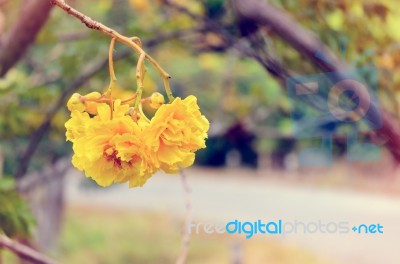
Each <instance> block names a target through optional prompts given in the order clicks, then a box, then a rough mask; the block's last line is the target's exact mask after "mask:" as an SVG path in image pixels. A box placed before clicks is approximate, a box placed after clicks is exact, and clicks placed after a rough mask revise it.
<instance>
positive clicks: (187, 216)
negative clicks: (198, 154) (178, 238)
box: [176, 169, 192, 264]
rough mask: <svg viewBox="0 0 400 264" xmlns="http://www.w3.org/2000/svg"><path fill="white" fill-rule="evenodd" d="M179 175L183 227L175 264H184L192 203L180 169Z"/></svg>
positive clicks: (187, 247)
mask: <svg viewBox="0 0 400 264" xmlns="http://www.w3.org/2000/svg"><path fill="white" fill-rule="evenodd" d="M180 175H181V180H182V186H183V192H184V199H185V221H184V225H183V236H182V245H181V250H180V252H179V256H178V260H177V261H176V263H177V264H184V263H186V259H187V254H188V251H189V244H190V233H189V224H190V222H191V219H192V202H191V197H190V192H191V191H190V187H189V184H188V182H187V177H186V174H185V172H184V171H183V169H180Z"/></svg>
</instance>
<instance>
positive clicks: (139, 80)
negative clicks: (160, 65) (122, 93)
mask: <svg viewBox="0 0 400 264" xmlns="http://www.w3.org/2000/svg"><path fill="white" fill-rule="evenodd" d="M145 55H146V54H145V53H142V54H140V56H139V60H138V63H137V66H136V83H137V92H136V94H137V97H136V102H135V110H138V107H139V104H140V100H141V99H142V93H143V79H144V69H143V68H144V59H145Z"/></svg>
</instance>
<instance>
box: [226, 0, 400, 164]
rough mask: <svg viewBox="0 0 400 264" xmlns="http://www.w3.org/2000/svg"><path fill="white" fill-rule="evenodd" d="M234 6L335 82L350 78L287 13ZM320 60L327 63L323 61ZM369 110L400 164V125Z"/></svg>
mask: <svg viewBox="0 0 400 264" xmlns="http://www.w3.org/2000/svg"><path fill="white" fill-rule="evenodd" d="M231 3H232V6H233V8H234V10H235V12H236V13H237V16H238V17H239V19H241V20H245V21H246V23H248V24H251V23H253V24H255V25H260V26H268V27H269V29H271V30H272V31H274V32H275V33H276V34H277V35H279V36H280V37H281V38H282V39H284V40H285V41H286V42H288V43H289V44H290V45H292V46H293V47H294V48H296V50H298V51H299V52H300V53H301V54H302V55H304V56H305V57H307V58H308V59H309V60H310V61H311V62H313V63H314V64H315V65H316V66H317V67H318V68H320V69H321V70H323V71H326V72H335V73H336V76H335V77H336V78H339V79H348V77H349V76H345V75H344V74H343V73H342V72H341V70H342V69H343V68H344V65H342V64H341V63H340V60H339V59H338V58H337V57H336V56H335V55H334V54H333V53H332V52H330V51H329V49H328V48H327V47H326V46H325V45H324V44H323V43H322V42H321V41H320V40H319V39H318V38H317V37H316V36H315V35H314V34H313V33H312V32H310V31H309V30H307V29H305V28H303V27H302V26H301V25H300V24H299V23H297V22H296V21H295V20H294V19H293V18H292V17H290V16H289V15H288V14H286V13H285V12H284V11H282V10H280V9H278V8H276V7H275V6H273V5H271V4H268V3H267V2H265V1H258V0H231ZM317 51H318V52H321V53H323V56H318V57H317V56H315V54H316V52H317ZM321 57H324V58H325V59H324V60H322V59H320V58H321ZM332 62H333V63H332ZM358 92H360V94H359V96H360V100H368V99H367V98H369V95H368V91H366V89H363V90H358ZM370 107H371V109H372V112H373V114H374V115H375V116H378V115H381V117H382V128H381V129H380V130H378V131H377V133H378V135H379V136H380V137H382V138H383V139H384V140H386V143H385V147H386V148H387V149H388V150H389V151H390V152H391V153H392V155H393V157H394V158H395V160H396V161H397V162H400V124H399V121H398V120H397V119H395V118H394V117H393V116H392V115H391V114H389V113H388V112H387V111H386V110H384V109H381V110H380V109H378V108H377V106H375V105H373V104H371V106H370ZM364 110H365V109H364Z"/></svg>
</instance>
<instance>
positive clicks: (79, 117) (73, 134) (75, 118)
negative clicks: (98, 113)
mask: <svg viewBox="0 0 400 264" xmlns="http://www.w3.org/2000/svg"><path fill="white" fill-rule="evenodd" d="M91 124H92V119H91V118H90V117H89V114H88V113H85V112H80V111H79V110H73V111H72V112H71V119H69V120H68V121H67V122H66V123H65V128H66V129H67V132H66V133H65V137H66V139H67V140H69V141H71V142H74V141H75V139H77V138H81V137H83V136H84V135H85V134H86V130H87V129H88V127H89V126H90V125H91Z"/></svg>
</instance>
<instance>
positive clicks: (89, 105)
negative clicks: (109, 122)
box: [85, 92, 101, 115]
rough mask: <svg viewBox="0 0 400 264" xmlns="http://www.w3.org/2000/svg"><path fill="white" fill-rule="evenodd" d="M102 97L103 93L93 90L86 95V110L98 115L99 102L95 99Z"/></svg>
mask: <svg viewBox="0 0 400 264" xmlns="http://www.w3.org/2000/svg"><path fill="white" fill-rule="evenodd" d="M100 97H101V94H100V93H99V92H91V93H88V94H87V95H85V99H88V100H85V107H86V109H85V110H86V112H88V113H89V114H91V115H97V104H98V103H97V102H94V101H93V100H96V99H99V98H100Z"/></svg>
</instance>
